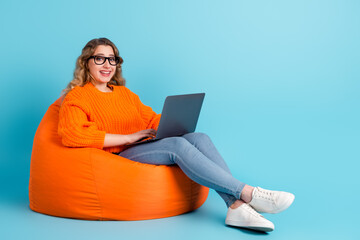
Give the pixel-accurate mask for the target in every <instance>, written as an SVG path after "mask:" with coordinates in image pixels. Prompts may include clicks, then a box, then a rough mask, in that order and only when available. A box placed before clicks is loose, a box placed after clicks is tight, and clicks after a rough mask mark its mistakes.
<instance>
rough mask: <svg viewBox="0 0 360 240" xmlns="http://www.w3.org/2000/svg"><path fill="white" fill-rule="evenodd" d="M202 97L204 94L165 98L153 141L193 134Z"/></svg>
mask: <svg viewBox="0 0 360 240" xmlns="http://www.w3.org/2000/svg"><path fill="white" fill-rule="evenodd" d="M204 97H205V93H195V94H186V95H175V96H168V97H166V99H165V103H164V107H163V110H162V113H161V119H160V123H159V128H158V130H157V133H156V138H155V139H160V138H165V137H173V136H181V135H184V134H186V133H191V132H194V131H195V128H196V124H197V122H198V119H199V115H200V110H201V106H202V104H203V101H204Z"/></svg>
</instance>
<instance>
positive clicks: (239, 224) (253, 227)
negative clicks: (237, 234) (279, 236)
mask: <svg viewBox="0 0 360 240" xmlns="http://www.w3.org/2000/svg"><path fill="white" fill-rule="evenodd" d="M225 223H226V225H229V226H233V227H241V228H248V229H251V230H255V231H260V232H272V231H274V228H272V227H266V226H261V225H260V224H259V225H250V224H244V223H242V222H239V221H234V220H226V221H225Z"/></svg>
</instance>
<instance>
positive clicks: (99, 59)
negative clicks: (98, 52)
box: [88, 56, 120, 66]
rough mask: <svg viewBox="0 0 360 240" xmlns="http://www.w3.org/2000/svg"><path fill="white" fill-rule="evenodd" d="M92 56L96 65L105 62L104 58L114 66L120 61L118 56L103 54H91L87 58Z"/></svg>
mask: <svg viewBox="0 0 360 240" xmlns="http://www.w3.org/2000/svg"><path fill="white" fill-rule="evenodd" d="M91 58H93V59H94V63H95V64H96V65H102V64H104V63H105V61H106V59H107V60H108V62H109V64H110V65H111V66H116V65H117V64H118V63H119V62H120V58H119V57H103V56H91V57H89V58H88V60H89V59H91Z"/></svg>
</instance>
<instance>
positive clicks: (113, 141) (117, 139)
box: [103, 129, 156, 147]
mask: <svg viewBox="0 0 360 240" xmlns="http://www.w3.org/2000/svg"><path fill="white" fill-rule="evenodd" d="M155 135H156V130H154V129H145V130H141V131H139V132H136V133H133V134H128V135H121V134H111V133H106V134H105V139H104V146H103V147H116V146H121V145H126V144H130V143H134V142H137V141H139V140H141V139H143V138H153V137H155Z"/></svg>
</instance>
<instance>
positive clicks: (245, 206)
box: [243, 203, 264, 218]
mask: <svg viewBox="0 0 360 240" xmlns="http://www.w3.org/2000/svg"><path fill="white" fill-rule="evenodd" d="M243 205H244V208H246V209H247V210H248V211H249V212H250V213H251V214H252V215H254V216H255V217H262V218H263V217H264V216H263V215H261V214H260V213H258V212H257V211H255V210H254V209H253V208H252V207H251V206H249V205H248V204H246V203H243Z"/></svg>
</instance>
